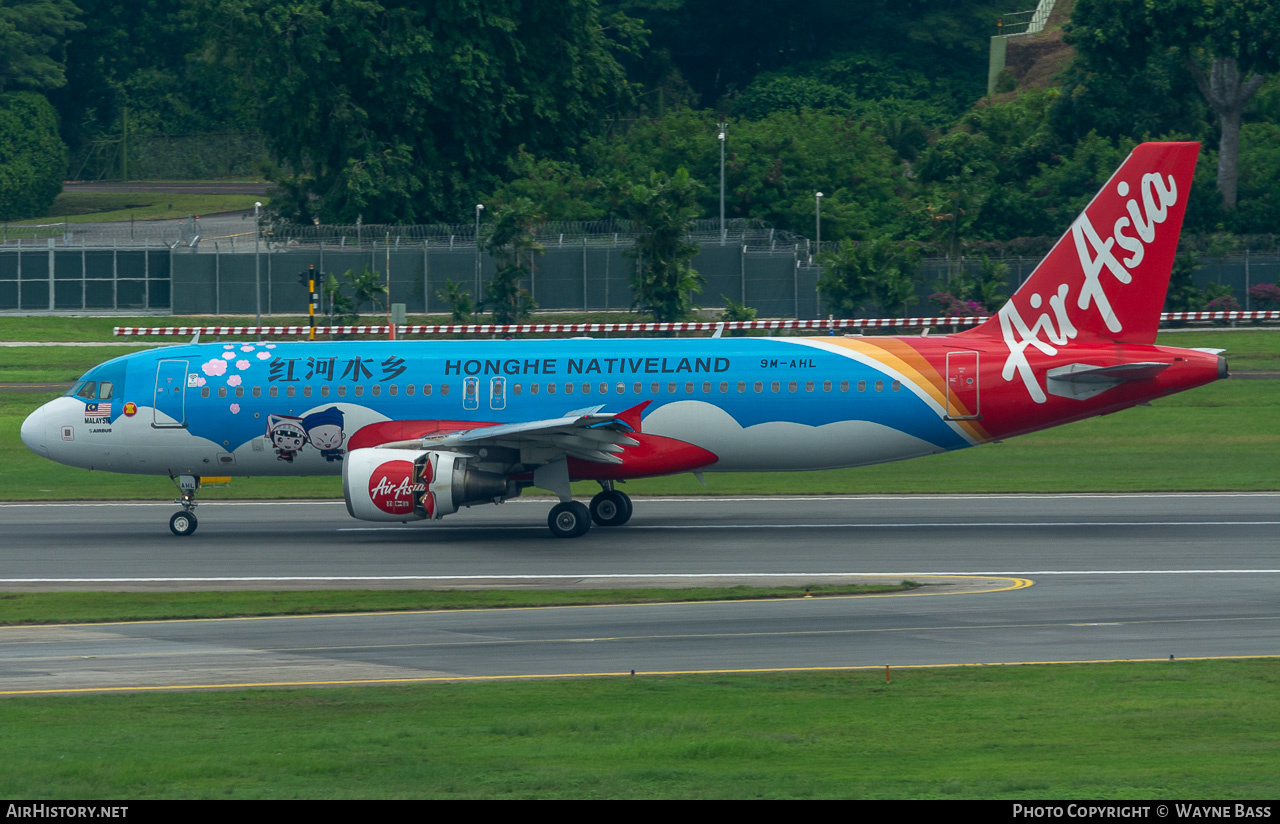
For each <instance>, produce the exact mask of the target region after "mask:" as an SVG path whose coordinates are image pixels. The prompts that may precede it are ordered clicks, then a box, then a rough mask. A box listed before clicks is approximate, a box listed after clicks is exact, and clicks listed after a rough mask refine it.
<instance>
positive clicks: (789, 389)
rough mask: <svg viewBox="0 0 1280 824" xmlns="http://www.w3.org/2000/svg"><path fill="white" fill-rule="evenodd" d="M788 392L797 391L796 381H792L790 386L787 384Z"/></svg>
mask: <svg viewBox="0 0 1280 824" xmlns="http://www.w3.org/2000/svg"><path fill="white" fill-rule="evenodd" d="M787 391H788V392H794V391H796V382H795V381H791V382H790V383H788V384H787Z"/></svg>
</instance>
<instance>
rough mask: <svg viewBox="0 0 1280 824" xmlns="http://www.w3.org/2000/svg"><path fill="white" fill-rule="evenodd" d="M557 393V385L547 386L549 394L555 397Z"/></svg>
mask: <svg viewBox="0 0 1280 824" xmlns="http://www.w3.org/2000/svg"><path fill="white" fill-rule="evenodd" d="M555 393H556V385H555V384H554V383H549V384H547V394H548V395H554V394H555Z"/></svg>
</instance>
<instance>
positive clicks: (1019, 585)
mask: <svg viewBox="0 0 1280 824" xmlns="http://www.w3.org/2000/svg"><path fill="white" fill-rule="evenodd" d="M881 575H883V577H892V578H898V577H902V576H898V575H887V574H881ZM881 575H877V576H876V577H881ZM529 577H535V578H536V577H547V576H529ZM565 577H570V576H565ZM572 577H576V578H582V577H585V576H572ZM618 577H633V576H618ZM634 577H646V576H634ZM654 577H674V576H654ZM715 577H722V576H715ZM769 577H775V576H772V575H771V576H769ZM858 577H872V576H870V575H866V576H861V575H860V576H858ZM911 577H916V578H930V577H934V578H966V577H968V578H988V579H990V578H995V579H997V580H1007V581H1009V582H1010V583H1009V585H1008V586H1004V587H1000V588H999V589H960V590H945V591H944V590H938V591H933V590H928V591H914V590H913V591H911V592H880V593H874V592H873V593H866V594H864V595H815V596H812V597H806V596H804V595H795V596H791V597H787V598H726V599H724V600H708V601H650V602H648V603H643V604H563V605H558V606H555V605H547V606H530V607H482V608H478V609H400V610H391V611H384V612H322V613H314V614H308V615H242V616H236V617H231V618H162V619H154V620H140V621H103V622H97V623H83V624H6V625H3V626H0V632H3V631H5V630H10V629H73V628H75V627H118V626H132V625H137V624H202V623H215V622H219V621H282V620H286V619H294V620H297V619H315V618H364V617H377V616H389V615H444V614H450V613H452V614H463V613H467V614H477V613H485V612H519V611H546V610H553V609H617V608H619V607H662V606H668V607H673V606H698V605H711V604H783V603H794V602H798V601H813V602H818V601H845V600H853V599H857V598H919V597H922V596H937V595H987V594H992V593H996V592H1011V591H1013V590H1018V589H1026V588H1027V587H1029V586H1033V585H1034V584H1035V581H1033V580H1031V579H1029V578H1009V577H1008V576H1003V575H970V576H965V575H933V576H931V575H916V576H911ZM201 580H204V579H201ZM306 580H313V579H306ZM343 580H346V579H343ZM2 694H3V693H0V695H2Z"/></svg>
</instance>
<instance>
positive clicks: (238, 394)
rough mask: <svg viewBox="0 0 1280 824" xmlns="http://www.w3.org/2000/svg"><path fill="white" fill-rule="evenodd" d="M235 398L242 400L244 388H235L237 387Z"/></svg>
mask: <svg viewBox="0 0 1280 824" xmlns="http://www.w3.org/2000/svg"><path fill="white" fill-rule="evenodd" d="M236 397H237V398H243V397H244V387H243V386H237V387H236Z"/></svg>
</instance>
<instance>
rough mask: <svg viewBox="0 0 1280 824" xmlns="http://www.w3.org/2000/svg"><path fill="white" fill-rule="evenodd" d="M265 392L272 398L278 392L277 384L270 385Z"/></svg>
mask: <svg viewBox="0 0 1280 824" xmlns="http://www.w3.org/2000/svg"><path fill="white" fill-rule="evenodd" d="M267 394H268V395H270V396H271V397H273V398H274V397H276V396H277V395H279V394H280V387H278V386H273V387H271V388H270V389H268V390H267Z"/></svg>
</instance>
